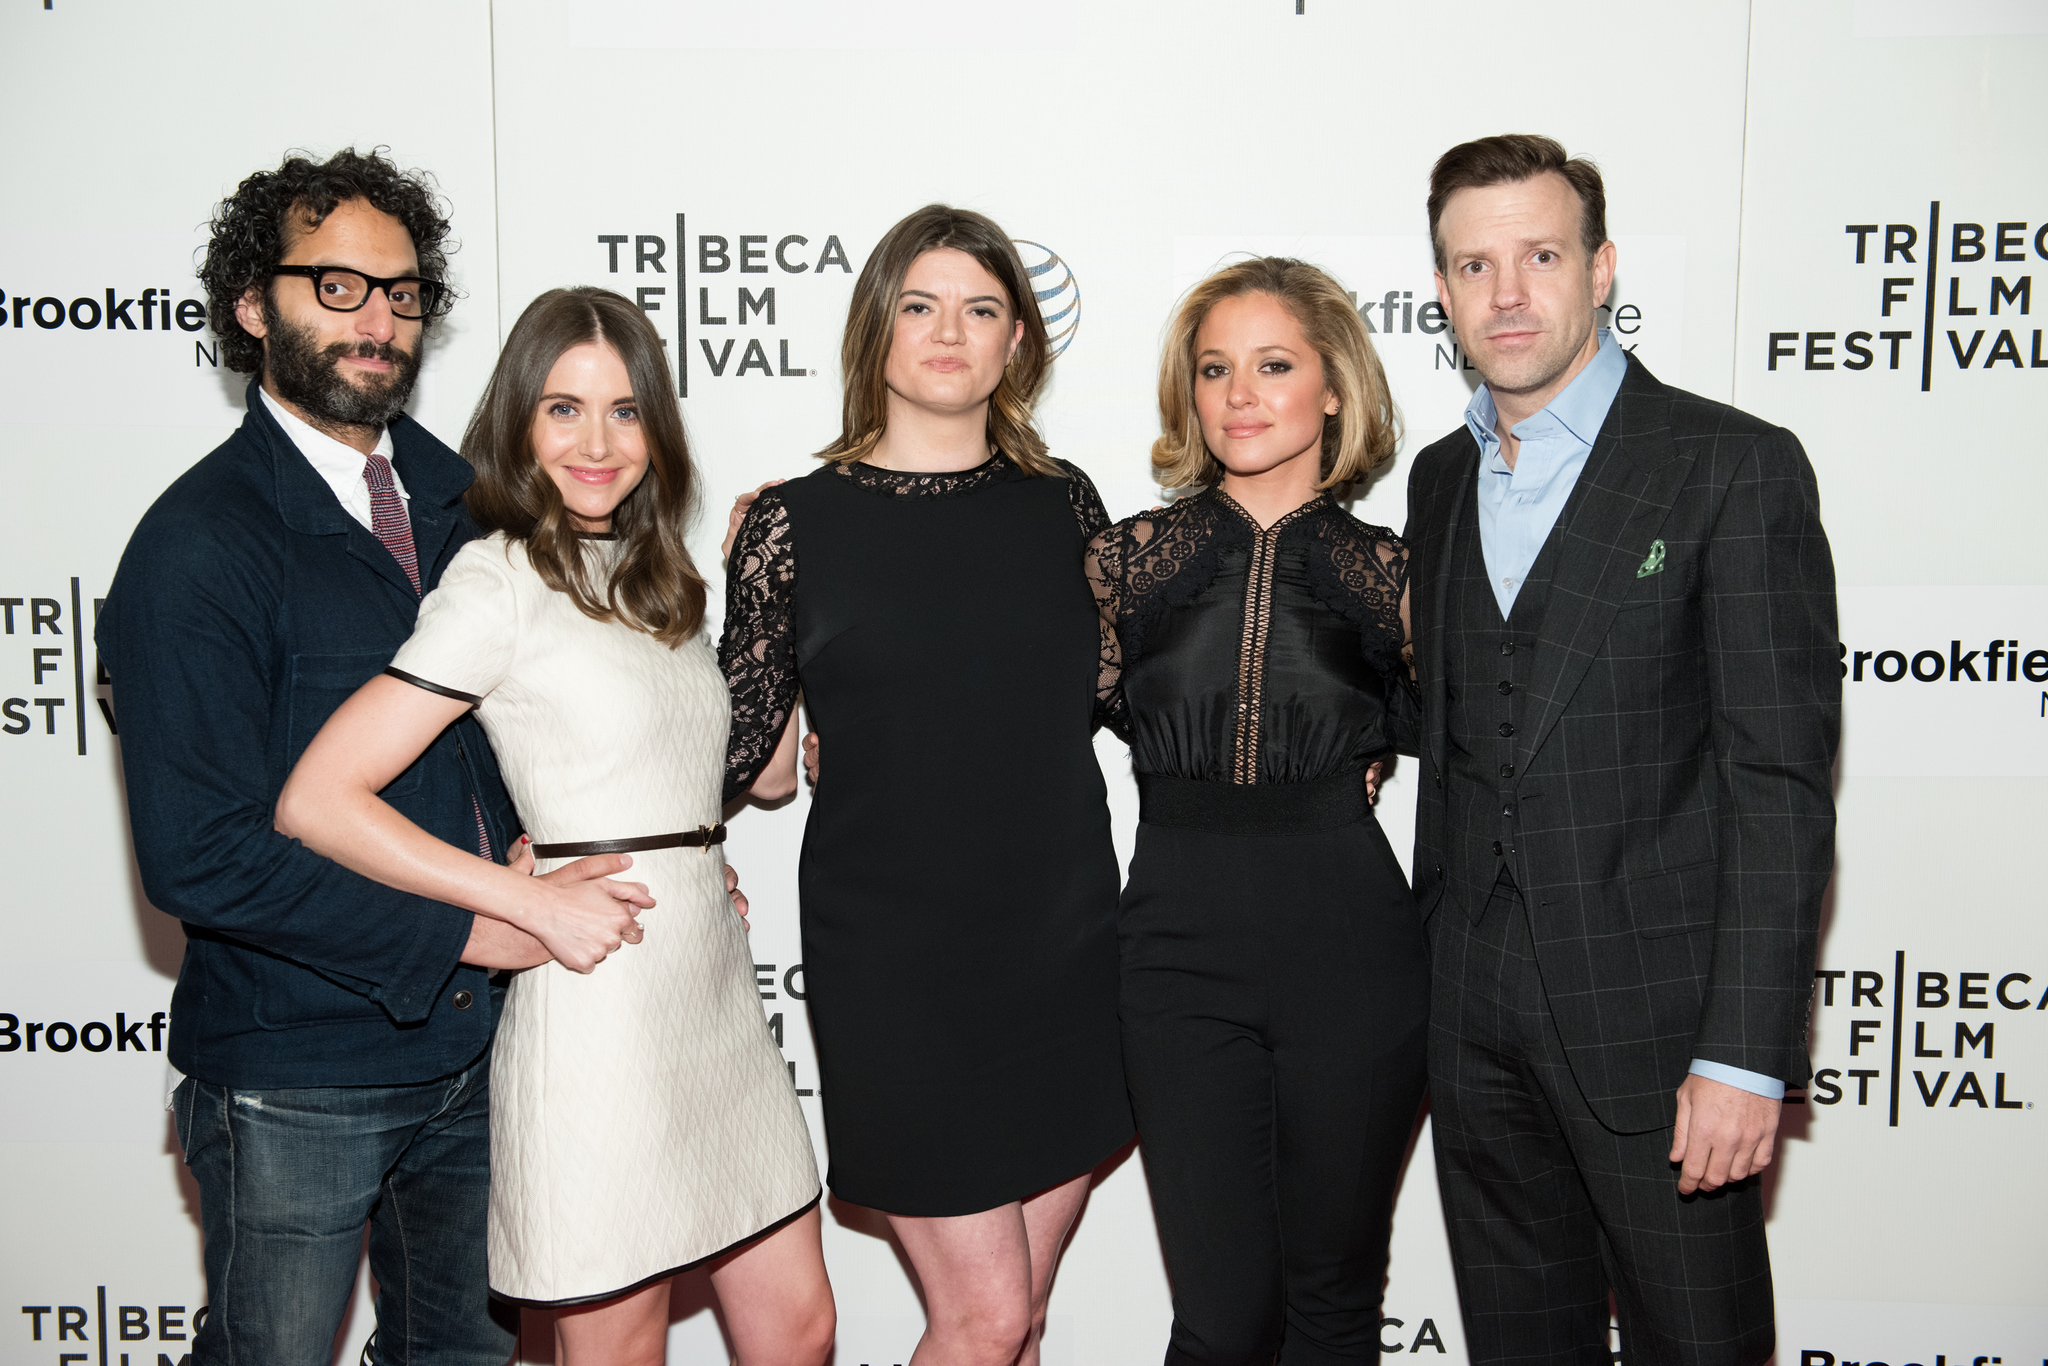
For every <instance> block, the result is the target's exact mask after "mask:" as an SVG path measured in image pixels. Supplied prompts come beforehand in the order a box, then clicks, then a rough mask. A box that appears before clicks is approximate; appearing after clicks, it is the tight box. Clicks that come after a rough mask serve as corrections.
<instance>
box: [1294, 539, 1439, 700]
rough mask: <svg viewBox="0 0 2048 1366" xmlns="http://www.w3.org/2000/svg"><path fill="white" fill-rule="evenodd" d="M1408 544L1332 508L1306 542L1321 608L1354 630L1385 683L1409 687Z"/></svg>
mask: <svg viewBox="0 0 2048 1366" xmlns="http://www.w3.org/2000/svg"><path fill="white" fill-rule="evenodd" d="M1408 563H1409V554H1408V545H1407V543H1406V542H1405V541H1403V540H1402V539H1401V538H1400V537H1398V536H1396V535H1395V534H1394V533H1393V532H1391V531H1389V530H1387V528H1385V527H1381V526H1372V525H1369V524H1368V523H1365V522H1361V521H1359V520H1358V519H1357V518H1355V517H1352V516H1350V515H1349V514H1347V513H1343V512H1340V511H1337V510H1335V509H1332V510H1331V512H1330V513H1329V514H1327V515H1325V516H1323V517H1321V518H1318V519H1317V522H1316V525H1315V528H1314V533H1313V537H1312V539H1311V540H1310V542H1309V546H1308V571H1309V584H1310V586H1311V587H1312V588H1313V589H1314V590H1315V595H1316V597H1317V598H1318V599H1319V600H1320V601H1321V602H1322V603H1323V605H1324V606H1326V607H1328V608H1330V610H1332V611H1334V612H1336V613H1337V614H1338V615H1339V616H1341V617H1343V618H1344V619H1345V620H1346V621H1349V622H1351V623H1352V624H1353V625H1354V626H1356V627H1357V628H1358V634H1359V645H1360V648H1361V649H1362V650H1363V651H1364V652H1365V657H1366V658H1367V659H1368V660H1370V661H1371V662H1372V664H1373V666H1374V667H1375V668H1377V669H1378V670H1379V671H1380V672H1381V673H1382V674H1383V675H1385V676H1386V678H1387V680H1388V682H1390V683H1398V684H1400V685H1401V686H1402V687H1404V688H1408V689H1410V690H1413V688H1414V686H1415V682H1414V680H1415V641H1414V637H1413V635H1412V633H1411V631H1410V629H1409V621H1408Z"/></svg>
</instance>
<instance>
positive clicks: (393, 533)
mask: <svg viewBox="0 0 2048 1366" xmlns="http://www.w3.org/2000/svg"><path fill="white" fill-rule="evenodd" d="M363 482H364V483H365V484H368V485H369V486H370V530H372V531H374V532H376V533H377V539H378V540H380V541H382V542H384V548H385V549H386V550H388V551H390V552H391V558H392V559H394V560H397V561H398V567H399V568H400V569H403V570H404V571H405V576H406V577H407V578H408V579H411V580H412V591H413V595H414V596H415V597H417V596H419V591H420V555H419V551H418V549H416V548H415V547H414V545H413V543H412V522H411V521H410V520H408V519H407V517H406V515H405V500H404V499H402V498H400V497H399V496H398V485H397V483H396V482H395V481H394V480H393V479H392V477H391V462H390V461H389V460H386V459H385V458H384V457H383V456H381V455H371V456H370V457H369V458H368V459H366V460H364V461H363ZM469 808H470V810H471V811H473V812H475V813H476V848H477V853H479V854H481V855H482V856H483V857H485V858H489V857H490V856H491V835H490V832H489V831H488V830H486V829H485V828H484V809H483V808H482V807H481V806H479V805H478V804H477V800H476V798H475V797H474V796H471V797H470V799H469Z"/></svg>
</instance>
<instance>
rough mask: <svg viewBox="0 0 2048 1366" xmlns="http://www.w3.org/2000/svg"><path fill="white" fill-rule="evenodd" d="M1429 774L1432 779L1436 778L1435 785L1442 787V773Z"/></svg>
mask: <svg viewBox="0 0 2048 1366" xmlns="http://www.w3.org/2000/svg"><path fill="white" fill-rule="evenodd" d="M1429 776H1430V777H1431V778H1433V779H1435V780H1436V785H1437V786H1438V787H1442V786H1443V785H1444V775H1443V774H1441V773H1432V774H1430V775H1429Z"/></svg>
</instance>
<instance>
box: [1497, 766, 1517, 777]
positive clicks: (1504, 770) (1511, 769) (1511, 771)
mask: <svg viewBox="0 0 2048 1366" xmlns="http://www.w3.org/2000/svg"><path fill="white" fill-rule="evenodd" d="M1500 776H1501V777H1503V778H1512V777H1514V776H1515V766H1514V765H1513V764H1502V765H1501V766H1500Z"/></svg>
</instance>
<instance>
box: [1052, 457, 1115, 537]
mask: <svg viewBox="0 0 2048 1366" xmlns="http://www.w3.org/2000/svg"><path fill="white" fill-rule="evenodd" d="M1053 463H1054V464H1056V465H1058V466H1059V467H1060V468H1061V469H1063V470H1065V471H1066V472H1067V501H1068V502H1070V503H1072V504H1073V505H1074V520H1075V521H1077V522H1079V523H1080V524H1081V535H1082V536H1083V537H1087V538H1092V537H1093V536H1094V535H1095V533H1096V532H1098V531H1100V530H1102V529H1103V528H1104V527H1106V526H1108V525H1109V510H1108V509H1107V508H1105V507H1103V506H1102V495H1101V494H1099V493H1097V492H1096V491H1095V481H1094V480H1092V479H1090V478H1089V477H1088V476H1087V475H1086V474H1084V473H1082V472H1081V467H1080V466H1079V465H1072V464H1069V463H1067V462H1066V461H1064V460H1056V461H1054V462H1053Z"/></svg>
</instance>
